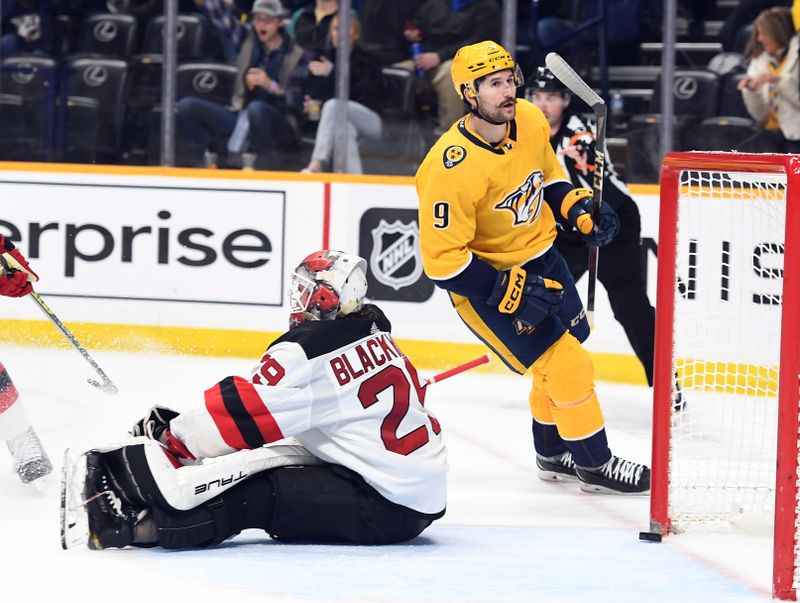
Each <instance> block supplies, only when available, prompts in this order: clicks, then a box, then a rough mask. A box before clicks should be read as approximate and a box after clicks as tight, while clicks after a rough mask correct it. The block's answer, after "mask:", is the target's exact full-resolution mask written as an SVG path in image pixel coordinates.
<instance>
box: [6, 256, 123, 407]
mask: <svg viewBox="0 0 800 603" xmlns="http://www.w3.org/2000/svg"><path fill="white" fill-rule="evenodd" d="M0 264H2V265H3V269H4V272H11V270H13V268H12V267H11V266H10V265H9V263H8V260H7V259H6V258H5V257H3V256H2V255H0ZM29 295H30V297H31V298H32V299H33V301H34V302H35V303H36V305H37V306H39V308H41V310H42V312H44V313H45V314H46V315H47V318H49V319H50V322H52V323H53V324H54V325H55V326H56V328H57V329H58V330H59V331H61V334H62V335H64V337H66V338H67V341H69V342H70V343H71V344H72V345H73V346H74V347H75V349H76V350H78V352H79V353H80V355H81V356H83V358H84V360H86V362H88V363H89V364H90V365H91V367H92V368H93V369H94V370H95V372H96V373H97V374H98V375H99V376H100V378H101V379H102V380H103V381H102V383H101V382H99V381H95V380H94V379H87V380H86V381H88V382H89V385H93V386H94V387H96V388H97V389H99V390H100V391H102V392H105V393H107V394H116V393H117V392H118V391H119V390H118V389H117V386H116V385H114V383H113V382H112V381H111V379H109V378H108V375H106V374H105V372H103V369H101V368H100V367H99V366H98V364H97V363H96V362H95V361H94V358H92V357H91V356H90V355H89V352H87V351H86V349H85V348H84V347H83V346H82V345H81V344H80V343H79V342H78V340H77V339H76V338H75V336H74V335H73V334H72V333H71V332H70V330H69V329H68V328H67V327H66V326H65V325H64V323H62V322H61V320H59V318H58V316H56V315H55V313H54V312H53V311H52V310H51V309H50V308H49V307H48V306H47V304H46V303H44V300H43V299H42V298H41V297H39V294H38V293H36V291H31V292H30V294H29Z"/></svg>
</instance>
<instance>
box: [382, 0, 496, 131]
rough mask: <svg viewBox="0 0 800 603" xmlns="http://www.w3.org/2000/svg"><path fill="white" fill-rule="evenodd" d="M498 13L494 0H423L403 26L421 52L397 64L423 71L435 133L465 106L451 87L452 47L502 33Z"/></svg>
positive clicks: (454, 51) (490, 37)
mask: <svg viewBox="0 0 800 603" xmlns="http://www.w3.org/2000/svg"><path fill="white" fill-rule="evenodd" d="M502 29H503V27H502V13H501V12H500V5H499V4H498V2H497V0H425V2H423V3H422V5H421V6H420V7H419V8H418V9H417V12H416V13H415V14H414V17H413V18H412V19H411V21H409V22H408V23H407V25H406V27H405V30H404V32H403V33H404V35H405V38H406V41H407V42H408V44H409V52H408V55H407V56H411V54H412V53H411V45H412V44H421V47H422V48H421V52H419V53H417V54H416V56H413V58H410V59H408V60H405V61H402V62H400V63H397V66H398V67H403V68H406V69H413V70H417V71H420V70H421V71H424V72H425V77H426V78H429V79H430V81H431V83H432V84H433V88H434V90H435V91H436V99H437V101H438V105H439V106H438V112H439V115H438V118H439V125H438V127H437V129H436V134H437V135H440V134H442V133H444V132H445V131H447V130H448V129H449V128H450V126H451V125H453V122H455V121H457V120H458V119H460V118H461V116H462V115H464V113H466V109H465V107H464V105H463V104H462V102H461V99H460V98H459V97H458V95H457V94H456V91H455V89H454V88H453V83H452V81H451V79H450V65H451V64H452V63H453V57H454V56H455V54H456V50H458V49H459V48H461V47H462V46H466V45H468V44H475V43H477V42H480V41H482V40H497V39H500V37H501V36H502Z"/></svg>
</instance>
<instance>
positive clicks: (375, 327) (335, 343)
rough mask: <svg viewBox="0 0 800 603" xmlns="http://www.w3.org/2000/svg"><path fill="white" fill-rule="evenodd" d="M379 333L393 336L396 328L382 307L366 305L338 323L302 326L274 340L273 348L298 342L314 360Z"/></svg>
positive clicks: (321, 321) (326, 321)
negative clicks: (392, 333) (287, 342)
mask: <svg viewBox="0 0 800 603" xmlns="http://www.w3.org/2000/svg"><path fill="white" fill-rule="evenodd" d="M377 331H383V332H385V333H391V331H392V325H391V323H390V322H389V319H388V318H386V316H385V315H384V313H383V312H382V311H381V309H380V308H378V306H375V305H373V304H366V305H365V306H364V307H363V308H362V309H361V311H360V312H358V313H356V314H350V315H348V316H345V317H342V318H337V319H336V320H311V321H307V322H303V323H300V324H299V325H297V326H296V327H293V328H292V329H290V330H289V331H287V332H286V333H284V334H283V335H281V336H280V337H279V338H278V339H276V340H275V341H273V342H272V345H275V344H277V343H281V342H284V341H291V342H294V343H296V344H298V345H299V346H300V347H301V348H303V352H305V355H306V358H308V359H309V360H311V359H312V358H318V357H319V356H324V355H326V354H330V353H331V352H334V351H336V350H338V349H340V348H343V347H346V346H349V345H350V344H351V343H353V342H355V341H358V340H359V339H363V338H364V337H369V336H370V335H374V334H375V333H376V332H377ZM270 347H272V346H270Z"/></svg>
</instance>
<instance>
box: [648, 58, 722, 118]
mask: <svg viewBox="0 0 800 603" xmlns="http://www.w3.org/2000/svg"><path fill="white" fill-rule="evenodd" d="M661 82H662V78H661V76H660V75H659V76H658V78H657V79H656V82H655V89H654V92H653V107H652V111H653V113H661ZM719 86H720V77H719V75H717V74H716V73H714V72H713V71H709V70H707V69H678V70H676V71H675V81H674V82H673V84H672V96H673V98H674V101H673V102H674V111H675V115H677V116H682V117H685V118H687V119H689V120H694V121H700V120H702V119H705V118H707V117H714V116H715V115H716V111H717V103H718V102H719Z"/></svg>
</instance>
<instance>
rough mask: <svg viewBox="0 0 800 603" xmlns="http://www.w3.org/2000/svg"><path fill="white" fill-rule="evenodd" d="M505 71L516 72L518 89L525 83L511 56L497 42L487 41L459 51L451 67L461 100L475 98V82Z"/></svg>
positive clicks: (451, 75)
mask: <svg viewBox="0 0 800 603" xmlns="http://www.w3.org/2000/svg"><path fill="white" fill-rule="evenodd" d="M503 69H511V70H512V71H513V72H514V83H515V84H516V85H517V86H518V87H519V86H522V85H523V84H524V83H525V80H524V78H523V77H522V71H521V70H520V68H519V65H517V63H516V61H514V59H513V58H511V54H509V52H508V51H507V50H506V49H505V48H503V47H502V46H500V44H498V43H497V42H492V41H491V40H486V41H485V42H478V43H477V44H471V45H469V46H462V47H461V48H459V49H458V52H456V56H455V57H453V64H452V65H451V66H450V77H451V78H452V79H453V86H454V87H455V89H456V94H458V96H459V97H460V98H462V99H463V98H464V97H465V95H469V97H470V98H475V84H474V82H475V80H477V79H478V78H482V77H483V76H485V75H489V74H490V73H494V72H496V71H502V70H503Z"/></svg>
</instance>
